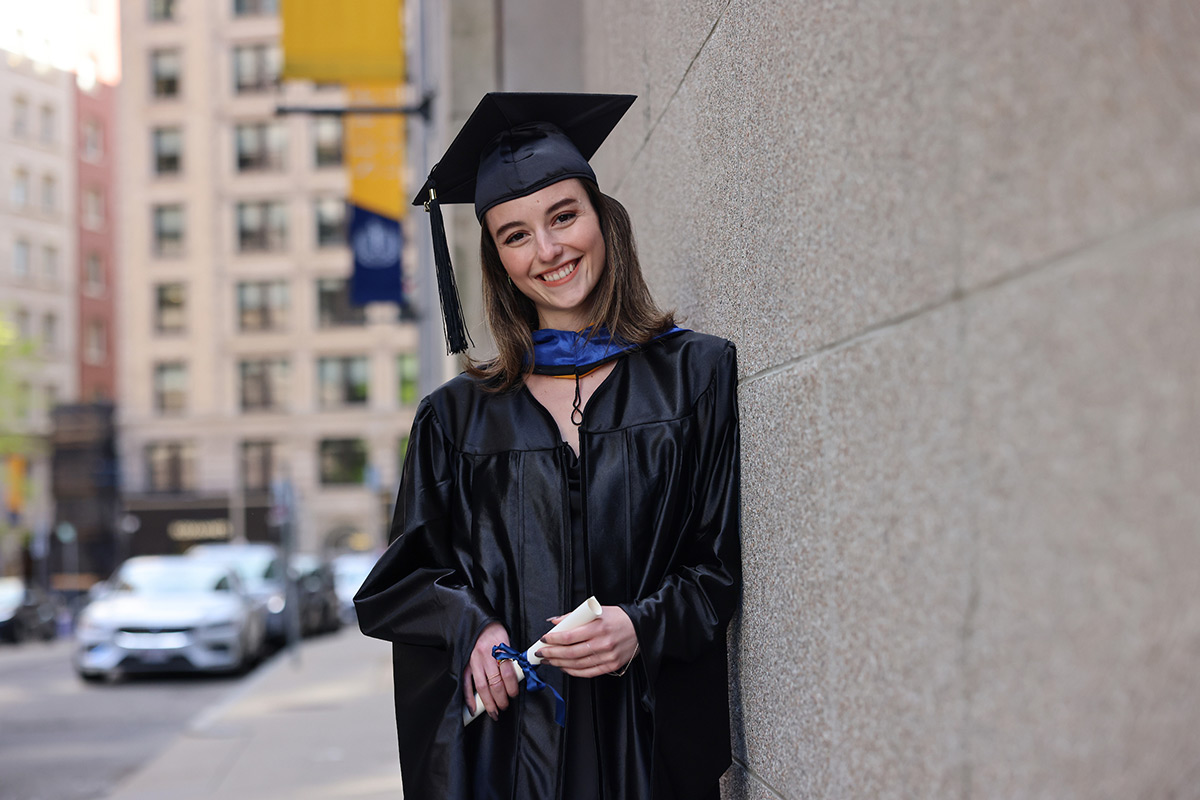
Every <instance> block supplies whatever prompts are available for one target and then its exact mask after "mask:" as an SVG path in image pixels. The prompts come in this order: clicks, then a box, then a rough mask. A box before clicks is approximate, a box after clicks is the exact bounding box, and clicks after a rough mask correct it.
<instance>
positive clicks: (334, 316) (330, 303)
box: [317, 278, 367, 328]
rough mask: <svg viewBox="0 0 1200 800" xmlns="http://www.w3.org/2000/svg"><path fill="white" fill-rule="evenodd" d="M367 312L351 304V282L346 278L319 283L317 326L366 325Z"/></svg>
mask: <svg viewBox="0 0 1200 800" xmlns="http://www.w3.org/2000/svg"><path fill="white" fill-rule="evenodd" d="M366 321H367V311H366V309H365V308H363V307H362V306H356V305H353V304H351V303H350V281H349V280H347V279H346V278H321V279H320V280H318V281H317V325H318V327H321V328H337V327H341V326H343V325H364V324H366Z"/></svg>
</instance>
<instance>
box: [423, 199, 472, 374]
mask: <svg viewBox="0 0 1200 800" xmlns="http://www.w3.org/2000/svg"><path fill="white" fill-rule="evenodd" d="M425 210H426V211H428V212H429V227H430V229H431V230H432V231H433V263H434V265H435V267H436V269H437V284H438V297H439V298H441V301H442V329H443V331H444V332H445V334H446V352H447V353H449V354H451V355H453V354H455V353H462V352H464V351H465V350H466V349H467V348H468V347H469V346H471V345H473V344H474V342H473V341H471V334H470V333H469V332H468V331H467V323H466V322H465V321H464V320H463V312H462V302H461V301H460V300H459V299H458V285H457V284H456V283H455V282H454V265H452V264H451V263H450V246H449V245H448V244H447V243H446V223H445V222H444V221H443V220H442V208H441V204H440V203H438V200H437V190H436V189H432V188H431V189H430V190H429V199H428V200H427V201H426V202H425Z"/></svg>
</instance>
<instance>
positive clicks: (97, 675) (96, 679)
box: [79, 672, 104, 683]
mask: <svg viewBox="0 0 1200 800" xmlns="http://www.w3.org/2000/svg"><path fill="white" fill-rule="evenodd" d="M79 678H80V679H81V680H82V681H83V682H84V683H103V682H104V673H103V672H80V673H79Z"/></svg>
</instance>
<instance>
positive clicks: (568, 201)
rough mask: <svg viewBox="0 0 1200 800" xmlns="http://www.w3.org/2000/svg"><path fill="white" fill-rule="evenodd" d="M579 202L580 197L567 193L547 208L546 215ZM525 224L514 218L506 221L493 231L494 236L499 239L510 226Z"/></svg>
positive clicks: (516, 226) (515, 226)
mask: <svg viewBox="0 0 1200 800" xmlns="http://www.w3.org/2000/svg"><path fill="white" fill-rule="evenodd" d="M578 202H579V198H578V197H573V196H571V195H567V196H566V197H564V198H563V199H561V200H559V201H558V202H556V203H554V204H553V205H551V206H550V207H549V208H547V209H546V216H550V215H552V214H554V213H555V212H557V211H558V210H559V209H560V208H563V207H564V206H569V205H571V204H572V203H578ZM524 224H525V223H524V222H522V221H521V220H518V219H514V220H513V221H512V222H506V223H504V224H503V225H501V226H500V227H499V228H496V232H495V233H493V234H492V236H493V237H494V238H496V239H499V238H500V236H501V235H502V234H503V233H504V232H505V231H506V230H508V229H509V228H519V227H520V226H522V225H524Z"/></svg>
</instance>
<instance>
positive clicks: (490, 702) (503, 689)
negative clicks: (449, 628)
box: [463, 622, 519, 720]
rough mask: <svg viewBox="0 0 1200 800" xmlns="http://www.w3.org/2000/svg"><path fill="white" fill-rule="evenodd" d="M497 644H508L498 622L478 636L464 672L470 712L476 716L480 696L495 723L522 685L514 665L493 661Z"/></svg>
mask: <svg viewBox="0 0 1200 800" xmlns="http://www.w3.org/2000/svg"><path fill="white" fill-rule="evenodd" d="M498 644H508V631H506V630H505V629H504V626H503V625H501V624H500V623H499V622H493V623H491V624H490V625H488V626H487V627H486V628H484V629H483V632H482V633H480V634H479V639H478V640H476V642H475V648H474V649H473V650H472V651H471V660H470V661H469V662H468V663H467V668H466V669H465V670H463V694H464V695H465V700H466V703H467V708H469V709H470V710H471V713H472V714H474V713H475V693H476V692H478V693H479V698H480V699H481V700H483V708H484V710H485V711H487V713H488V716H489V717H491V718H492V719H493V720H497V719H499V718H500V712H501V711H503V710H504V709H506V708H508V698H510V697H516V696H517V687H518V685H519V682H518V681H517V673H516V672H514V671H513V668H512V664H510V663H509V662H507V661H497V660H496V659H495V658H493V657H492V648H493V647H495V646H496V645H498Z"/></svg>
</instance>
